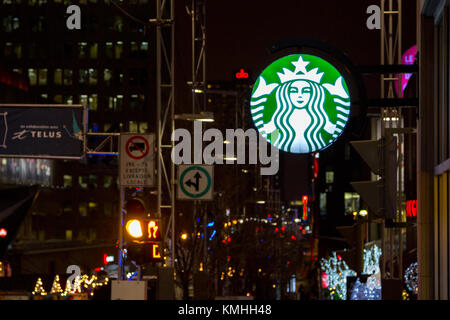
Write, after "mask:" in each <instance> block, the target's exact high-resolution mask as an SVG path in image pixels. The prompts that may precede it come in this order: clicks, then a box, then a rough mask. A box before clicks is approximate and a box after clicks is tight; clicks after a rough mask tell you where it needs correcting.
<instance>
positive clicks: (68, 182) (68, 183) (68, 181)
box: [63, 174, 72, 188]
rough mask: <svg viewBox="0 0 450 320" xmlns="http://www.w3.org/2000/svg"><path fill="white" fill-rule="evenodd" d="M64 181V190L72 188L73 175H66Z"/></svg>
mask: <svg viewBox="0 0 450 320" xmlns="http://www.w3.org/2000/svg"><path fill="white" fill-rule="evenodd" d="M63 180H64V188H70V187H72V176H71V175H67V174H65V175H64V176H63Z"/></svg>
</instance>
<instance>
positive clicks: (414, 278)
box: [404, 262, 419, 294]
mask: <svg viewBox="0 0 450 320" xmlns="http://www.w3.org/2000/svg"><path fill="white" fill-rule="evenodd" d="M404 279H405V284H406V287H407V288H408V290H409V291H410V292H412V293H413V294H417V292H418V290H419V286H418V279H419V264H418V263H417V262H414V263H411V264H410V265H409V267H408V268H407V269H406V271H405V275H404Z"/></svg>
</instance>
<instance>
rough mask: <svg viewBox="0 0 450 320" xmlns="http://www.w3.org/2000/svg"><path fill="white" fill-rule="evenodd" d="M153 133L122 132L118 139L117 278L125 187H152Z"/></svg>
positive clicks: (120, 264) (121, 239) (120, 260)
mask: <svg viewBox="0 0 450 320" xmlns="http://www.w3.org/2000/svg"><path fill="white" fill-rule="evenodd" d="M154 146H155V135H154V134H135V133H122V134H121V135H120V139H119V199H120V205H119V207H120V209H119V210H120V214H119V259H118V261H119V270H118V272H119V275H118V278H119V280H122V279H123V260H122V253H123V220H124V219H123V213H124V207H125V187H153V186H154V184H155V179H154V176H155V175H154V173H155V169H154V168H155V165H154V161H155V152H154Z"/></svg>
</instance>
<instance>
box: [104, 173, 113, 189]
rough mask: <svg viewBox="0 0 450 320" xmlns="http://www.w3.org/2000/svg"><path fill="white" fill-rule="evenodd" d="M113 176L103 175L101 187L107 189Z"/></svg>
mask: <svg viewBox="0 0 450 320" xmlns="http://www.w3.org/2000/svg"><path fill="white" fill-rule="evenodd" d="M112 182H113V177H112V176H103V188H105V189H108V188H110V187H111V186H112Z"/></svg>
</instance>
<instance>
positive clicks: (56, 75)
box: [53, 69, 63, 86]
mask: <svg viewBox="0 0 450 320" xmlns="http://www.w3.org/2000/svg"><path fill="white" fill-rule="evenodd" d="M62 76H63V71H62V69H55V71H54V72H53V83H54V84H56V85H58V86H60V85H62Z"/></svg>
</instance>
